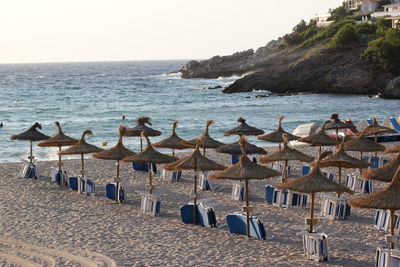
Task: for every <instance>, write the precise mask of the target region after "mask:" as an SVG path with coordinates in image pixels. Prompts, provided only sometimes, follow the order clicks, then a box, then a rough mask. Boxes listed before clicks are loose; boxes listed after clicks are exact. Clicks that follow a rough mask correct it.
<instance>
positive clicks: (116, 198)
mask: <svg viewBox="0 0 400 267" xmlns="http://www.w3.org/2000/svg"><path fill="white" fill-rule="evenodd" d="M118 189H119V160H117V181H116V188H115V201H117V202H118V203H119V201H118Z"/></svg>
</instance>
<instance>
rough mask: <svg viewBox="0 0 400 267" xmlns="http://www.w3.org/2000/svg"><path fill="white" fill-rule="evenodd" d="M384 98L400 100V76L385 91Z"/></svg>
mask: <svg viewBox="0 0 400 267" xmlns="http://www.w3.org/2000/svg"><path fill="white" fill-rule="evenodd" d="M381 97H382V98H389V99H390V98H396V99H399V98H400V76H399V77H396V78H394V79H393V80H391V81H390V82H389V84H388V86H387V87H386V88H385V90H384V91H383V93H382V95H381Z"/></svg>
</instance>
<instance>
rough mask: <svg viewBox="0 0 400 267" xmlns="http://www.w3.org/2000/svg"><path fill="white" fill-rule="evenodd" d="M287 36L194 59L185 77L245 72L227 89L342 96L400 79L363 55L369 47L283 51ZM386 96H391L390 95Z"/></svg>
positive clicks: (380, 88) (371, 91)
mask: <svg viewBox="0 0 400 267" xmlns="http://www.w3.org/2000/svg"><path fill="white" fill-rule="evenodd" d="M281 43H282V40H278V41H273V42H270V43H269V44H268V45H267V46H264V47H261V48H259V49H257V51H256V52H253V50H248V51H244V52H241V53H236V54H233V55H231V56H226V57H219V56H217V57H213V58H211V59H209V60H204V61H201V62H197V61H191V62H189V63H188V64H187V65H186V66H184V67H183V68H182V69H181V70H180V72H181V73H182V77H183V78H217V77H221V76H232V75H243V74H245V76H244V77H243V78H241V79H238V80H236V81H235V82H234V83H233V84H232V85H230V86H229V87H227V88H225V89H224V90H223V92H224V93H237V92H250V91H253V90H268V91H271V92H273V93H286V92H312V93H337V94H378V93H380V92H384V89H385V88H386V86H387V85H388V84H389V82H390V80H391V79H393V78H394V77H393V76H392V75H391V74H390V73H387V72H382V71H379V70H378V69H377V68H376V67H375V65H374V64H373V63H371V62H369V61H365V60H361V59H360V57H359V55H360V53H361V52H362V50H363V49H365V47H358V48H354V49H351V50H346V51H333V50H328V49H325V48H319V47H313V48H309V49H306V50H300V51H295V50H292V49H284V50H279V51H277V49H276V48H277V47H278V46H279V45H280V44H281ZM384 96H386V94H384Z"/></svg>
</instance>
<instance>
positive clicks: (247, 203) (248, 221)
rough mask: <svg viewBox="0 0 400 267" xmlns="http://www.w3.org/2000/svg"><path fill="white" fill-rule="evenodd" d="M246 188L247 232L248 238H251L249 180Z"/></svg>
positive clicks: (246, 181) (246, 182)
mask: <svg viewBox="0 0 400 267" xmlns="http://www.w3.org/2000/svg"><path fill="white" fill-rule="evenodd" d="M245 186H246V189H245V190H246V232H247V236H248V237H250V208H249V180H247V179H246V180H245Z"/></svg>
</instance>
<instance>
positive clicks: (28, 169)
mask: <svg viewBox="0 0 400 267" xmlns="http://www.w3.org/2000/svg"><path fill="white" fill-rule="evenodd" d="M18 177H19V178H35V179H38V178H39V169H38V166H37V164H36V163H30V162H25V163H24V165H23V166H22V169H21V171H20V173H19V175H18Z"/></svg>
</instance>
